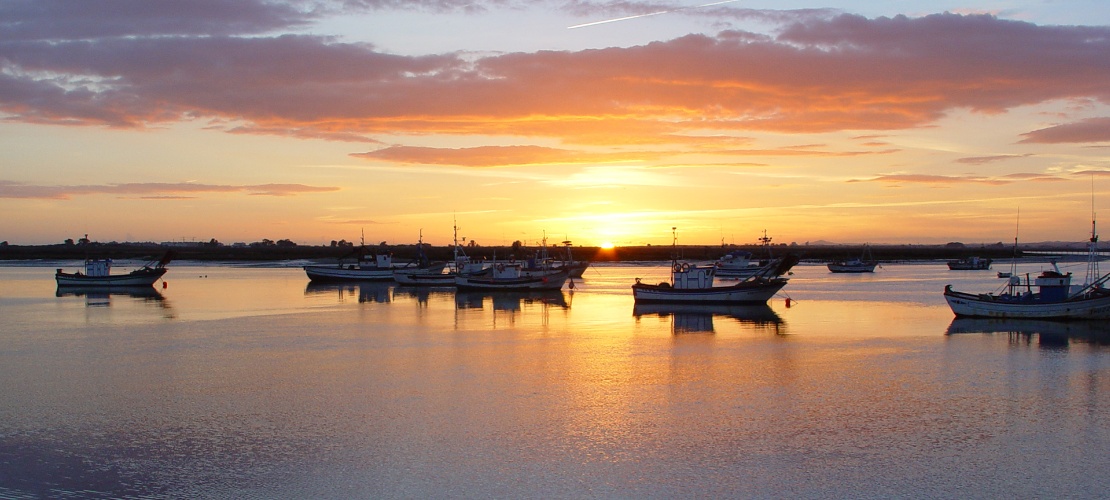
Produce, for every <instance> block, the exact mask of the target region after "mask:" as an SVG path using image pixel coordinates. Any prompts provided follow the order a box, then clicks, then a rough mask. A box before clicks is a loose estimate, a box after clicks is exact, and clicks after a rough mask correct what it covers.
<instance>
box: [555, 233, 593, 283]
mask: <svg viewBox="0 0 1110 500" xmlns="http://www.w3.org/2000/svg"><path fill="white" fill-rule="evenodd" d="M563 246H564V247H566V249H567V255H566V257H565V259H564V260H563V261H562V262H560V263H559V264H558V265H557V267H561V268H563V269H565V270H566V271H567V275H568V276H570V277H571V278H581V277H582V275H583V274H586V269H587V268H589V267H590V261H588V260H574V255H573V254H571V252H570V241H564V242H563Z"/></svg>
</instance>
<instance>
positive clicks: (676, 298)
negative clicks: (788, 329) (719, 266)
mask: <svg viewBox="0 0 1110 500" xmlns="http://www.w3.org/2000/svg"><path fill="white" fill-rule="evenodd" d="M784 286H786V280H785V279H769V280H762V279H760V280H751V281H743V282H740V283H737V284H735V285H731V286H717V287H710V288H672V287H670V286H661V285H647V284H644V283H636V284H635V285H632V297H633V298H634V299H635V301H636V302H637V303H670V304H764V303H766V302H767V301H768V300H770V299H771V297H774V296H775V294H776V293H778V291H779V290H781V289H782V287H784Z"/></svg>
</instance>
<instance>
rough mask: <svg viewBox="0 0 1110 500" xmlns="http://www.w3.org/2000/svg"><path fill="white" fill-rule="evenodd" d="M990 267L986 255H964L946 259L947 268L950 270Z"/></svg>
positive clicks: (973, 269)
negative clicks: (960, 257) (956, 258)
mask: <svg viewBox="0 0 1110 500" xmlns="http://www.w3.org/2000/svg"><path fill="white" fill-rule="evenodd" d="M990 268H991V259H989V258H986V257H966V258H963V259H958V260H950V261H948V269H950V270H952V271H981V270H984V269H990Z"/></svg>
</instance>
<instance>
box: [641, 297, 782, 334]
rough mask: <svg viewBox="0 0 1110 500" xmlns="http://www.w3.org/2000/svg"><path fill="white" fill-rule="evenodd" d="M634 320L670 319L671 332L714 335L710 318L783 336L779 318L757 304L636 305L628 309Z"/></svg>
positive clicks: (769, 308)
mask: <svg viewBox="0 0 1110 500" xmlns="http://www.w3.org/2000/svg"><path fill="white" fill-rule="evenodd" d="M632 315H633V316H635V317H636V319H637V320H639V319H640V317H641V316H660V317H667V316H669V317H671V319H672V323H671V325H672V330H673V333H676V334H678V333H714V332H715V329H714V326H713V318H714V317H718V318H727V319H728V320H730V321H735V322H736V323H739V324H740V325H742V326H747V327H751V329H752V330H770V331H773V332H774V333H775V334H780V333H785V331H784V329H785V327H786V325H785V324H784V322H783V320H782V318H781V317H779V315H778V314H776V313H775V311H774V310H772V309H771V307H770V306H768V305H767V304H758V305H746V306H736V305H731V306H730V305H708V304H653V303H646V304H645V303H638V304H636V305H635V306H633V308H632Z"/></svg>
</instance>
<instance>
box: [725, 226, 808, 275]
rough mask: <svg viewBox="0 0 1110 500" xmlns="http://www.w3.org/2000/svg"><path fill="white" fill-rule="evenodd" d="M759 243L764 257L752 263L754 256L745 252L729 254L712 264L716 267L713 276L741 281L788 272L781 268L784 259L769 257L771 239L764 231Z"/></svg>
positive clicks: (785, 268)
mask: <svg viewBox="0 0 1110 500" xmlns="http://www.w3.org/2000/svg"><path fill="white" fill-rule="evenodd" d="M759 241H760V243H762V246H763V248H764V254H765V255H766V257H764V258H762V259H760V260H758V261H753V259H754V258H755V255H754V254H752V253H751V252H748V251H746V250H737V251H734V252H729V253H727V254H725V255H724V256H723V257H721V258H720V259H717V261H716V262H714V263H713V265H714V267H716V271H715V273H714V275H715V276H716V277H717V278H721V279H741V280H742V279H748V278H751V277H752V276H757V275H758V276H764V277H769V276H771V275H772V271H775V270H781V274H778V275H775V276H781V275H782V274H786V272H787V271H789V270H790V267H783V266H782V263H783V262H784V261H785V260H786V258H785V257H779V258H776V257H774V256H772V255H771V238H770V237H768V236H767V231H766V230H764V231H763V237H761V238H759Z"/></svg>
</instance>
